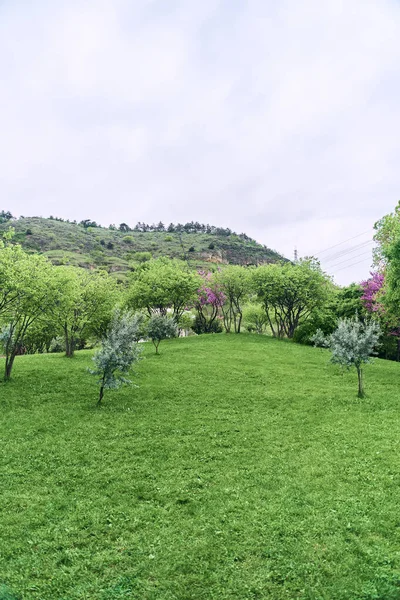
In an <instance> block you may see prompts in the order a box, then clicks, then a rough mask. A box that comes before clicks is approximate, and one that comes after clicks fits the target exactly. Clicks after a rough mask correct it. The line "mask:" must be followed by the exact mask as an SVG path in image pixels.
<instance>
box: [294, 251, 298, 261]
mask: <svg viewBox="0 0 400 600" xmlns="http://www.w3.org/2000/svg"><path fill="white" fill-rule="evenodd" d="M294 262H295V263H298V262H299V254H298V252H297V248H295V249H294Z"/></svg>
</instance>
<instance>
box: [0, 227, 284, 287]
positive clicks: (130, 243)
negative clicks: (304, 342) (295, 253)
mask: <svg viewBox="0 0 400 600" xmlns="http://www.w3.org/2000/svg"><path fill="white" fill-rule="evenodd" d="M10 225H11V226H12V227H14V228H15V231H16V235H15V238H14V239H15V241H17V242H19V243H21V245H22V247H23V248H24V249H26V250H27V251H30V252H40V253H42V254H44V255H45V256H47V257H48V258H49V259H50V260H51V261H52V262H53V263H54V264H71V265H74V266H80V267H85V268H93V267H99V266H101V267H105V268H106V269H107V270H108V271H109V272H110V273H116V274H117V275H116V276H117V277H122V278H123V275H124V273H126V272H127V271H128V270H129V268H130V266H131V265H132V263H134V262H136V261H141V260H143V258H145V256H143V254H142V253H144V252H146V253H150V255H149V256H150V257H153V258H158V257H160V256H167V257H170V258H180V259H183V260H187V261H188V262H189V264H190V265H191V266H193V267H194V268H195V267H198V268H201V267H204V266H207V267H208V268H209V267H210V266H212V264H221V263H227V264H239V265H249V264H263V263H267V262H276V261H277V260H281V259H282V256H281V255H280V254H278V253H277V252H275V251H274V250H271V249H269V248H267V247H266V246H262V245H261V244H258V243H257V242H255V241H254V240H252V239H250V238H249V237H248V236H244V234H243V235H237V234H235V233H231V234H230V235H226V234H222V233H218V231H229V230H222V229H221V230H218V228H214V229H215V232H214V233H205V232H196V233H186V232H184V231H182V232H169V231H133V230H130V231H119V230H118V229H108V228H104V227H98V226H96V227H91V226H86V227H84V226H82V225H81V224H76V223H70V222H66V221H60V220H56V219H52V218H50V219H44V218H40V217H21V218H19V219H13V220H10V221H7V222H4V223H0V233H2V232H4V231H6V230H7V229H8V227H9V226H10Z"/></svg>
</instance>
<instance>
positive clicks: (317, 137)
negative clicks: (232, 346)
mask: <svg viewBox="0 0 400 600" xmlns="http://www.w3.org/2000/svg"><path fill="white" fill-rule="evenodd" d="M399 25H400V5H399V3H398V2H397V1H396V0H379V2H378V0H374V1H372V0H354V1H353V2H351V3H348V2H340V1H337V0H327V1H326V2H322V3H321V2H318V0H301V1H300V2H298V1H295V0H285V1H283V2H280V3H275V2H270V1H265V0H253V1H252V2H248V3H245V2H244V1H241V0H230V1H229V2H228V1H227V0H204V1H203V2H201V3H193V2H189V1H188V0H181V1H178V0H175V1H171V2H168V3H165V2H161V1H160V0H138V2H135V3H132V2H128V1H127V0H113V1H111V0H101V1H97V2H94V0H88V1H87V2H85V3H82V2H77V1H75V0H74V1H71V2H68V3H64V4H61V3H50V2H46V1H44V0H43V1H40V0H39V1H38V2H35V3H31V4H30V5H26V4H24V6H22V5H21V4H18V3H12V2H11V1H10V0H8V1H7V0H6V2H3V3H2V5H1V8H0V57H1V58H0V75H1V78H2V82H3V88H2V94H1V96H0V125H1V131H2V136H1V139H0V165H1V173H0V190H1V194H2V197H3V203H4V208H5V209H10V210H12V212H14V213H16V214H43V215H48V214H50V213H53V214H58V215H60V216H64V217H69V218H72V219H74V218H76V219H81V218H88V217H90V218H94V219H96V220H98V221H101V222H103V223H105V224H108V223H110V222H117V223H119V222H122V221H124V222H130V223H132V224H134V223H135V222H136V221H138V220H140V221H143V220H144V221H151V222H153V221H158V220H160V219H161V220H163V221H168V222H169V221H185V220H192V219H194V220H199V221H205V222H213V223H215V224H220V225H224V226H229V227H232V228H233V229H235V230H237V231H243V230H244V231H246V232H247V233H248V234H250V235H252V236H254V237H256V238H257V239H258V240H259V241H261V242H263V243H265V244H267V245H269V246H272V247H274V248H276V249H277V250H280V251H282V252H284V253H286V254H287V255H289V256H291V255H292V252H293V248H294V246H295V245H297V247H298V250H299V252H300V254H311V253H313V252H315V251H316V249H323V248H324V247H328V246H330V245H333V244H335V243H337V242H339V241H341V240H343V239H347V238H349V237H352V235H357V234H358V233H360V232H363V231H366V230H369V229H371V228H372V225H373V223H374V221H376V220H377V219H378V218H379V217H380V216H381V215H383V214H385V213H386V212H389V211H390V210H392V208H393V207H394V205H395V203H396V201H397V199H398V189H399V183H400V181H399V180H400V175H399V173H398V164H399V158H400V156H399V155H400V142H399V136H398V131H399V130H400V115H399V112H398V107H397V99H398V97H399V91H400V73H399V71H398V64H399V60H400V46H399V44H398V39H397V37H398V36H397V33H398V29H399ZM368 266H369V265H368V257H366V259H365V262H364V263H363V264H360V265H356V266H355V267H354V269H347V270H343V271H340V274H339V273H338V280H340V281H345V280H348V279H350V278H352V277H355V278H362V277H363V276H365V275H366V274H367V270H368ZM327 268H328V265H327Z"/></svg>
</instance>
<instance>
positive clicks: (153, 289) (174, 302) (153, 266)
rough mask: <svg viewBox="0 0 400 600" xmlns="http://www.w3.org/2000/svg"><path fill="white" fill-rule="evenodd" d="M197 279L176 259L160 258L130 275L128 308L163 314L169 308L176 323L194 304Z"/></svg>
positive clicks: (197, 284) (145, 264)
mask: <svg viewBox="0 0 400 600" xmlns="http://www.w3.org/2000/svg"><path fill="white" fill-rule="evenodd" d="M199 285H200V278H199V276H198V275H197V273H194V272H193V271H191V270H190V269H189V268H188V266H187V265H186V264H185V263H184V262H181V261H179V260H168V259H166V258H159V259H157V260H151V261H148V262H146V263H144V264H143V265H141V266H140V267H139V268H138V269H137V270H136V271H135V272H134V273H133V274H132V276H131V282H130V286H129V290H128V300H127V303H128V306H129V307H130V308H133V309H142V308H145V309H146V310H147V312H148V314H149V316H152V315H153V314H161V315H164V316H165V315H166V314H167V311H168V309H171V310H172V316H173V318H174V319H175V321H176V323H178V322H179V318H180V316H181V315H182V313H183V312H184V310H185V307H186V306H188V305H189V304H190V303H191V302H193V300H194V298H195V296H196V292H197V289H198V288H199Z"/></svg>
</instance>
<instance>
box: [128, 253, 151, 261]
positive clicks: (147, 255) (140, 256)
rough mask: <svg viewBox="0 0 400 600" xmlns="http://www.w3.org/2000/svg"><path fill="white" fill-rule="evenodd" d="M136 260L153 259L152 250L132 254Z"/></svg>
mask: <svg viewBox="0 0 400 600" xmlns="http://www.w3.org/2000/svg"><path fill="white" fill-rule="evenodd" d="M132 258H133V260H135V261H136V262H140V263H144V262H147V261H148V260H151V259H152V256H151V252H135V253H134V254H133V256H132Z"/></svg>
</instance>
